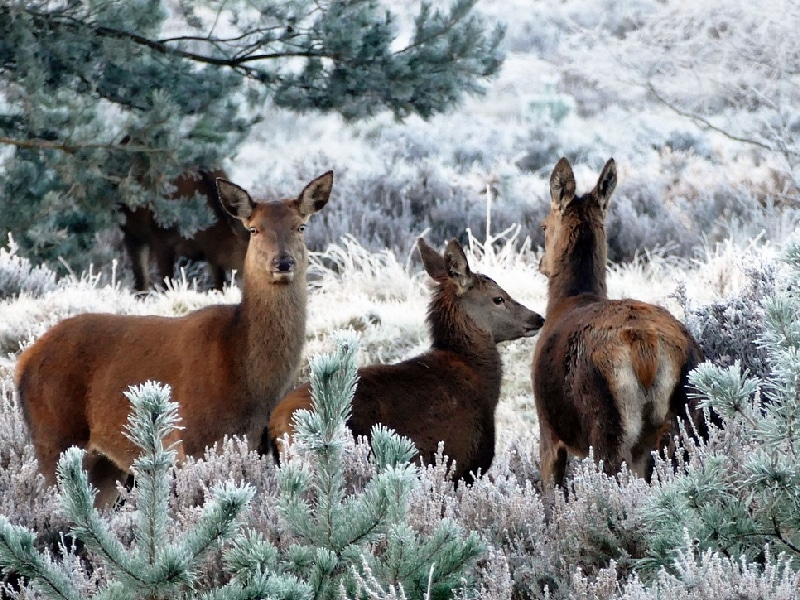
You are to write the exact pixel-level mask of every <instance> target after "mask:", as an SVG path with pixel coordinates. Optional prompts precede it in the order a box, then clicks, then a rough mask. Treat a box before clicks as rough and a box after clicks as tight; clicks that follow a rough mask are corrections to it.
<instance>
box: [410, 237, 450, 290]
mask: <svg viewBox="0 0 800 600" xmlns="http://www.w3.org/2000/svg"><path fill="white" fill-rule="evenodd" d="M417 250H419V255H420V258H422V266H423V267H425V272H426V273H427V274H428V275H430V276H431V278H433V279H435V280H436V281H444V280H445V279H447V271H446V270H445V267H444V258H442V255H441V254H439V253H438V252H437V251H436V250H434V249H433V247H432V246H429V245H428V242H426V241H425V240H424V239H422V238H419V239H418V240H417Z"/></svg>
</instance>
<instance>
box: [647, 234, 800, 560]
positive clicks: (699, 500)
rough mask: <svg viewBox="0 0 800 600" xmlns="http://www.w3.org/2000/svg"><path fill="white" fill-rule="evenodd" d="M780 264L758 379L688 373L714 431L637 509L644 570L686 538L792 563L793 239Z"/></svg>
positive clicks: (797, 358)
mask: <svg viewBox="0 0 800 600" xmlns="http://www.w3.org/2000/svg"><path fill="white" fill-rule="evenodd" d="M783 260H784V262H785V263H786V269H785V271H783V272H782V273H781V275H783V280H781V277H777V278H776V285H775V287H774V289H773V290H772V291H770V292H769V293H768V295H767V296H765V297H764V298H763V300H762V307H763V314H764V319H763V331H762V333H761V335H760V337H759V338H758V345H759V346H760V347H761V348H762V349H763V350H764V351H765V356H766V363H767V366H768V369H767V374H766V375H765V376H764V378H759V377H755V376H753V375H751V374H750V373H749V372H748V370H747V369H742V368H741V366H740V363H739V361H736V362H735V363H734V364H733V365H729V366H717V365H714V364H711V363H709V362H706V363H703V364H701V365H700V366H698V367H697V368H696V369H695V370H694V371H693V372H692V373H691V374H690V382H691V383H692V385H694V386H695V387H696V388H697V390H698V391H699V397H700V398H701V404H702V405H703V406H705V407H708V408H711V409H713V410H714V411H716V412H717V413H718V414H719V415H720V416H721V417H722V420H723V421H724V427H723V429H722V430H721V431H712V433H713V435H712V439H711V441H710V443H709V444H707V445H701V446H697V447H692V448H690V453H691V454H693V458H692V460H690V461H689V462H688V463H687V465H686V473H685V475H683V476H676V477H674V478H671V479H669V480H667V481H666V482H664V483H663V484H662V486H661V489H660V490H658V492H657V493H656V494H655V496H654V498H653V500H652V501H651V502H650V503H649V505H648V507H647V509H646V510H645V513H644V515H645V520H646V521H647V523H648V527H649V528H650V529H651V530H652V538H651V540H652V541H651V556H650V558H649V559H648V560H646V561H644V563H643V566H645V567H659V566H667V567H669V566H670V565H672V564H673V560H674V559H675V558H676V552H677V550H678V549H680V548H681V547H684V546H685V544H684V543H683V542H684V538H685V536H687V535H688V536H689V538H690V539H691V540H692V541H693V543H694V544H695V545H696V548H697V550H698V551H705V550H712V551H715V552H719V553H720V554H722V555H723V556H726V557H728V558H732V559H734V560H738V559H739V558H744V559H745V560H747V561H753V562H756V563H764V562H765V560H766V557H768V556H769V555H770V553H772V554H773V555H775V554H777V555H778V556H779V557H780V556H783V555H784V553H785V555H786V556H794V558H795V560H797V559H800V460H798V458H799V457H800V320H798V315H800V237H795V238H794V239H792V240H790V241H789V242H788V243H787V245H786V247H785V249H784V256H783ZM768 548H769V549H768ZM779 562H780V559H779Z"/></svg>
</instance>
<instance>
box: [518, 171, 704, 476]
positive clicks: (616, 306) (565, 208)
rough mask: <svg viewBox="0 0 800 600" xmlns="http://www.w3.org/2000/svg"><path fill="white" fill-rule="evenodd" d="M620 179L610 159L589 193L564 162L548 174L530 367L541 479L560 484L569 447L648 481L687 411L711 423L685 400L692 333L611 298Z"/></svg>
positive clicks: (695, 355)
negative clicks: (542, 300) (614, 207)
mask: <svg viewBox="0 0 800 600" xmlns="http://www.w3.org/2000/svg"><path fill="white" fill-rule="evenodd" d="M616 184H617V169H616V165H615V163H614V160H613V159H611V160H609V161H608V162H607V163H606V165H605V167H604V168H603V171H602V172H601V173H600V178H599V179H598V181H597V185H596V186H595V188H594V189H593V190H592V191H591V192H589V193H588V194H584V195H583V196H576V195H575V177H574V175H573V172H572V168H571V167H570V165H569V162H567V160H566V159H565V158H562V159H561V160H560V161H559V162H558V164H557V165H556V166H555V169H554V170H553V173H552V175H551V177H550V198H551V204H550V214H549V215H548V216H547V218H546V219H545V220H544V224H543V228H544V232H545V253H544V257H543V258H542V260H541V264H540V265H539V270H540V271H541V272H542V273H543V274H544V275H546V276H547V278H548V302H547V312H546V313H545V317H546V319H547V320H546V321H545V325H544V327H543V329H542V332H541V335H540V336H539V340H538V342H537V345H536V351H535V354H534V358H533V365H532V371H533V372H532V378H533V391H534V395H535V400H536V410H537V413H538V416H539V429H540V441H539V444H540V455H541V471H542V481H543V483H544V485H548V484H550V483H554V484H556V485H562V484H563V480H564V470H565V468H566V463H567V452H568V451H569V452H571V453H573V454H575V455H577V456H579V457H585V456H587V455H588V453H589V447H590V446H591V447H593V448H594V456H595V458H596V459H601V460H602V461H603V468H604V470H605V471H606V472H608V473H615V472H617V471H618V470H619V468H620V466H621V465H622V462H623V461H625V462H626V463H627V464H628V466H629V467H630V468H631V469H632V470H633V472H635V473H636V474H638V475H639V476H641V477H644V478H649V476H650V471H651V468H652V465H651V451H653V450H656V449H658V448H659V446H660V444H661V440H662V435H663V434H664V433H666V432H671V431H673V427H675V426H676V425H677V423H676V418H679V417H681V418H682V417H685V416H686V411H687V407H688V409H689V411H690V414H692V415H693V417H697V423H696V424H697V426H698V427H702V426H703V425H704V421H702V415H700V414H699V413H698V412H697V411H695V406H694V402H692V401H690V399H689V398H688V396H687V389H686V388H687V374H688V373H689V371H691V370H692V369H693V368H694V367H695V366H696V365H697V364H698V363H699V362H701V361H702V359H703V358H702V352H701V350H700V348H699V346H698V345H697V343H696V342H695V340H694V339H693V338H692V336H691V334H690V333H689V332H688V331H687V329H686V328H685V327H684V326H683V325H682V324H681V323H680V322H679V321H677V320H676V319H675V318H674V317H672V316H671V315H670V314H669V313H668V312H667V311H666V310H665V309H663V308H661V307H659V306H655V305H652V304H646V303H644V302H639V301H637V300H609V299H608V295H607V292H606V251H607V250H606V233H605V225H604V222H605V217H606V212H607V210H608V203H609V199H610V198H611V194H612V192H613V191H614V188H615V187H616Z"/></svg>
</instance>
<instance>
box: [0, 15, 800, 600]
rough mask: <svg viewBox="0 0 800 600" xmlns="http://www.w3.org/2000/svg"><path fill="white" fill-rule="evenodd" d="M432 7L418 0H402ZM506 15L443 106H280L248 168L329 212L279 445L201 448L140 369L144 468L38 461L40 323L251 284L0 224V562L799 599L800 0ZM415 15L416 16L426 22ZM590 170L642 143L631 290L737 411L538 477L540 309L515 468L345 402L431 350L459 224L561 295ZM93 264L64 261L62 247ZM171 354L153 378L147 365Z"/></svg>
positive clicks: (80, 587)
mask: <svg viewBox="0 0 800 600" xmlns="http://www.w3.org/2000/svg"><path fill="white" fill-rule="evenodd" d="M393 5H396V6H397V7H398V8H399V7H407V8H408V10H409V11H413V10H414V7H415V6H416V4H415V3H414V2H411V1H410V0H403V2H399V3H393ZM478 7H479V8H480V9H481V10H482V11H483V12H484V13H485V14H486V15H487V16H488V17H490V18H491V19H497V20H500V21H502V22H505V23H506V25H507V30H506V36H505V39H504V42H503V46H504V51H505V52H506V59H505V62H504V63H503V66H502V68H501V70H500V73H499V75H498V76H497V77H496V78H494V79H492V80H491V81H489V82H487V84H486V87H487V90H486V94H485V95H484V96H481V97H470V98H468V99H466V100H465V101H464V102H463V103H462V104H461V105H459V106H458V107H456V108H454V109H452V110H451V111H449V112H448V113H446V114H440V115H435V116H433V117H431V118H430V119H428V120H423V119H421V118H419V117H415V116H410V117H408V118H406V119H405V120H403V121H401V122H399V121H396V120H395V119H394V118H393V117H392V116H391V115H383V114H381V115H378V116H375V117H371V118H369V119H366V120H362V121H357V122H346V121H345V120H343V119H342V118H341V117H339V116H335V115H318V114H310V113H309V114H299V113H296V112H290V111H286V110H283V109H280V108H277V107H270V114H269V116H268V117H267V118H265V119H264V121H263V122H262V123H260V124H258V125H257V126H255V127H254V129H253V130H252V131H251V133H250V135H249V137H248V138H247V141H246V142H245V144H244V145H243V146H242V148H241V149H240V151H239V153H238V154H237V155H236V156H234V157H230V159H229V160H228V162H227V163H226V165H225V167H226V169H227V171H228V172H229V174H230V177H231V180H232V181H235V182H237V183H239V184H240V185H242V186H243V187H244V188H246V189H248V190H252V191H253V192H254V193H255V194H254V195H259V196H271V197H274V196H278V197H283V196H285V195H286V194H287V193H295V191H296V190H297V189H298V185H302V183H303V182H306V181H309V180H311V179H313V178H314V177H316V176H318V175H320V174H321V173H323V172H324V171H326V170H328V169H333V171H334V173H335V182H334V189H333V193H332V196H331V200H330V203H329V205H328V206H327V207H326V208H325V210H323V211H321V212H320V213H319V214H317V215H315V216H314V217H313V218H312V220H311V222H310V223H309V227H308V231H307V233H306V238H307V241H308V243H309V246H310V248H311V250H312V254H311V259H310V260H311V265H310V270H309V281H310V295H309V306H308V323H307V331H306V345H305V350H304V355H303V359H302V361H301V365H302V367H301V370H300V372H299V373H298V377H297V379H298V382H301V381H308V380H309V379H312V380H315V381H317V382H318V386H317V388H318V390H319V393H318V394H317V397H316V408H317V409H318V410H317V413H315V414H314V415H311V414H310V415H307V416H306V417H304V418H303V420H302V423H301V425H300V430H299V431H300V435H299V436H298V441H297V443H296V444H295V445H293V446H292V448H291V449H290V450H289V451H288V454H287V460H286V461H285V462H284V463H283V464H282V465H281V466H280V467H279V466H277V465H276V464H275V462H274V460H273V459H272V458H271V457H267V456H259V455H258V454H257V453H255V452H253V451H252V450H250V449H248V447H247V444H246V443H244V442H243V440H240V439H236V438H234V439H226V440H224V441H222V442H220V443H219V444H218V445H217V447H216V448H214V449H209V450H208V451H207V453H206V454H205V455H204V456H203V457H202V458H197V457H196V458H189V459H187V461H186V462H184V463H183V464H177V463H176V459H175V455H174V452H173V451H171V450H170V449H169V448H167V447H164V446H163V445H162V444H161V443H160V439H161V438H162V437H163V436H164V435H166V434H167V433H168V432H169V431H171V430H172V428H174V427H175V426H179V423H177V422H176V421H175V407H174V405H172V404H171V403H170V402H169V400H170V398H169V390H167V389H164V388H161V387H160V386H158V385H157V384H155V383H152V384H147V385H142V386H141V387H140V388H138V389H135V390H131V391H130V396H129V397H130V398H131V401H132V405H133V406H134V407H135V414H134V415H132V417H131V418H132V421H131V432H132V435H135V436H136V437H137V439H139V440H140V441H142V444H141V448H142V452H143V454H142V459H141V461H140V463H139V464H138V466H137V469H139V470H138V472H137V479H136V486H135V487H133V488H130V487H128V488H124V489H121V490H120V491H121V495H122V502H121V503H120V504H119V506H117V507H116V508H114V509H109V510H102V511H95V510H94V509H92V508H91V495H90V492H89V491H88V490H87V489H86V481H85V475H83V474H82V473H81V469H80V465H81V462H80V461H81V456H80V454H79V453H77V452H73V451H70V452H68V453H65V455H64V456H63V457H62V462H61V466H60V472H59V474H60V478H59V479H60V483H59V487H58V489H56V488H47V486H46V485H45V483H44V479H43V478H42V476H41V475H39V474H38V472H37V464H36V460H35V457H34V452H33V447H32V445H31V443H30V439H29V436H28V432H27V429H26V426H25V424H24V420H23V417H22V414H21V410H20V407H19V405H18V401H17V398H16V394H15V390H14V383H13V373H14V367H15V364H16V361H17V358H18V356H19V353H20V352H21V350H22V349H24V348H25V347H27V346H28V345H29V344H31V343H32V342H33V341H34V340H36V339H37V338H38V337H39V336H40V335H42V334H43V333H44V332H45V331H46V330H47V329H48V328H50V327H51V326H52V325H54V324H55V323H57V322H58V321H60V320H62V319H64V318H66V317H69V316H72V315H76V314H80V313H86V312H109V313H116V314H158V315H165V316H173V315H182V314H186V313H187V312H189V311H192V310H195V309H197V308H201V307H203V306H207V305H209V304H216V303H236V302H238V301H239V299H240V298H241V290H240V289H239V287H238V286H237V284H236V282H234V284H233V285H231V286H229V287H226V288H225V289H224V290H223V291H209V290H208V287H209V285H208V281H207V276H206V274H205V269H204V265H202V264H193V263H184V264H181V265H180V267H181V268H180V270H179V272H178V277H176V279H174V280H173V281H171V282H169V283H167V284H165V286H164V287H163V288H162V289H160V290H158V291H156V292H153V293H150V294H147V295H141V294H139V295H137V294H134V293H133V291H132V275H131V272H130V266H129V264H128V263H127V259H126V258H125V257H124V253H123V251H122V245H121V237H120V234H119V232H117V231H115V230H109V231H108V232H107V234H104V235H103V236H99V237H98V239H97V247H96V248H94V249H93V250H92V251H91V252H92V257H93V261H94V262H93V266H92V268H91V269H90V270H86V271H80V272H78V271H76V270H74V269H71V268H67V269H65V270H66V271H68V272H69V274H67V275H62V274H59V273H56V272H55V270H54V269H52V268H50V267H49V266H47V265H44V264H42V263H41V261H38V260H37V257H36V256H35V255H25V254H23V253H22V252H21V251H20V249H19V247H18V246H17V244H16V243H15V241H14V238H13V234H12V236H11V237H10V238H9V239H8V240H3V247H2V248H0V515H3V516H2V517H0V565H3V566H5V567H8V568H7V569H6V570H5V571H4V579H3V583H4V589H3V594H4V595H5V596H6V597H9V598H45V597H47V598H52V597H58V598H183V597H186V598H189V597H191V598H195V597H200V598H208V599H212V598H213V599H217V598H219V599H223V598H231V599H233V598H387V599H388V598H398V599H399V598H447V597H452V598H463V599H467V598H480V599H486V600H495V599H496V600H501V599H508V598H515V599H517V598H518V599H523V598H537V599H553V600H556V599H565V600H566V599H573V598H579V599H586V600H612V599H614V600H623V599H624V600H656V599H661V598H675V599H687V600H688V599H695V598H708V599H712V598H713V599H716V598H741V599H752V600H756V599H763V598H770V599H776V600H789V599H796V598H800V494H798V490H800V461H798V459H797V458H798V454H800V390H799V389H798V382H800V323H798V319H797V315H798V314H800V291H798V290H800V230H799V229H798V222H800V194H798V184H800V150H799V148H800V146H799V145H798V132H799V131H800V121H798V115H797V113H796V111H792V110H791V107H792V106H797V102H798V100H800V98H798V91H797V90H798V89H800V87H799V86H798V83H800V73H798V70H797V69H798V67H797V65H799V64H800V42H798V41H797V39H798V38H797V36H796V32H794V31H793V26H794V24H796V23H797V22H800V12H798V10H799V9H798V7H797V6H796V5H795V4H794V3H792V2H782V1H778V0H769V1H768V2H767V3H766V4H764V3H762V4H760V5H759V6H758V7H755V6H752V5H751V4H750V3H746V2H744V1H743V0H725V1H724V2H720V3H692V2H688V1H686V0H668V1H667V2H663V1H660V0H659V1H657V0H635V1H632V2H625V3H615V2H607V1H603V2H599V3H597V2H589V1H587V0H567V1H565V2H560V3H555V4H554V3H549V2H540V1H538V0H537V1H535V2H530V1H523V0H482V1H481V2H480V3H479V4H478ZM401 25H402V23H401ZM561 156H566V157H568V158H569V160H570V162H571V163H572V165H573V167H574V169H575V174H576V178H577V183H578V189H579V190H587V189H589V188H590V187H591V185H593V182H594V179H595V178H596V173H597V172H598V170H599V168H600V167H601V166H602V165H603V164H604V163H605V161H606V160H607V159H608V158H609V157H612V156H613V157H614V158H615V160H616V163H617V165H618V169H619V183H618V186H617V189H616V191H615V193H614V195H613V197H612V199H611V206H610V209H609V215H608V219H607V225H606V231H607V235H608V244H609V261H610V264H609V267H608V269H609V270H608V293H609V297H611V298H625V297H630V298H636V299H640V300H643V301H646V302H652V303H656V304H659V305H662V306H665V307H666V308H668V309H669V310H670V311H671V312H672V314H674V315H675V316H676V317H677V318H678V319H680V320H681V321H682V322H683V323H685V324H686V325H687V327H688V329H689V330H690V331H691V333H692V334H693V335H694V336H695V338H696V339H697V340H698V342H699V344H700V346H701V347H702V349H703V351H704V353H705V355H706V359H707V362H706V363H704V364H703V365H701V366H700V367H699V368H698V369H696V370H695V371H694V372H693V373H692V376H691V381H692V384H693V385H694V386H695V387H696V389H697V390H698V394H699V397H700V398H701V400H702V403H703V405H704V406H706V407H707V408H709V409H713V410H714V411H715V412H716V414H718V415H719V416H720V419H721V426H711V431H710V435H709V438H708V440H705V441H702V442H697V441H695V440H694V439H693V438H692V436H691V435H690V433H691V432H684V435H681V436H679V439H678V440H677V442H678V443H679V444H680V445H681V446H682V448H683V450H684V452H683V453H679V456H680V460H679V464H678V465H677V468H676V466H675V465H674V464H673V463H672V462H671V461H669V460H665V459H664V458H662V457H658V458H657V459H656V467H655V472H654V476H653V480H652V482H651V483H646V482H645V481H643V480H642V479H639V478H637V477H635V476H634V475H633V474H631V473H630V472H628V471H627V470H623V471H622V472H621V473H619V474H618V475H616V476H613V477H612V476H609V475H607V474H605V473H604V472H603V470H602V468H600V467H599V466H598V465H597V464H596V463H595V462H593V461H592V460H591V459H587V460H584V461H579V460H574V459H573V460H572V461H571V462H570V463H569V465H568V476H567V480H568V487H569V495H568V500H567V499H566V498H565V497H564V496H561V495H556V497H555V500H554V503H552V504H549V503H548V502H547V501H546V500H545V499H544V498H543V495H542V481H541V478H540V472H539V458H538V439H537V437H538V424H537V417H536V411H535V408H534V401H533V397H532V392H531V383H530V365H531V358H532V355H533V350H534V348H535V344H536V338H531V339H520V340H516V341H511V342H504V343H502V344H501V345H500V352H501V355H502V359H503V367H504V373H503V385H502V393H501V400H500V405H499V408H498V411H497V426H498V436H497V437H498V439H497V446H496V454H495V458H494V462H493V464H492V467H491V469H490V470H489V471H488V473H483V474H481V475H480V476H479V477H477V478H476V480H475V482H474V484H472V485H463V484H462V485H458V486H456V487H454V486H453V485H452V483H451V482H450V481H449V479H448V474H447V465H446V461H445V460H444V455H446V453H447V448H444V449H443V457H442V460H441V461H440V462H439V463H438V464H437V465H434V466H429V467H423V466H420V465H419V464H416V463H415V462H414V461H412V460H411V457H412V456H413V453H414V452H413V447H411V446H410V445H409V443H408V442H407V441H406V440H403V439H402V438H399V437H398V436H396V435H394V434H393V432H391V431H380V432H378V433H376V434H375V435H373V438H372V440H371V441H367V440H365V439H358V440H354V439H353V438H352V436H350V435H349V434H348V433H347V431H346V429H345V428H344V427H343V422H344V421H343V420H344V418H345V417H346V414H347V402H348V400H349V397H350V395H351V394H352V388H353V385H357V383H356V382H355V381H354V377H353V373H354V370H355V367H356V366H362V365H367V364H373V363H390V362H395V361H399V360H403V359H405V358H408V357H411V356H414V355H416V354H419V353H420V352H422V351H424V350H425V349H427V348H428V346H429V342H430V337H429V333H428V331H427V329H426V325H425V314H426V310H427V304H428V299H429V296H430V292H431V289H432V285H431V280H430V278H429V277H428V276H427V274H426V273H425V272H424V270H423V269H422V266H421V263H420V260H419V255H418V253H417V251H416V250H415V246H414V244H415V241H416V240H417V238H418V237H420V236H424V237H425V239H426V240H427V241H428V242H430V243H431V244H432V245H434V246H435V247H437V248H441V247H442V246H443V244H444V243H445V241H446V240H448V239H449V238H452V237H455V238H457V239H458V240H459V241H461V242H462V244H463V245H464V247H465V251H466V253H467V256H468V259H469V262H470V264H471V266H472V267H473V270H475V271H478V272H481V273H484V274H486V275H489V276H490V277H492V278H493V279H495V280H496V281H497V282H498V283H499V284H500V285H501V286H503V287H504V289H506V290H507V291H508V292H509V293H510V294H511V295H512V296H513V297H514V298H516V299H517V300H519V301H520V302H522V303H524V304H525V305H526V306H528V307H530V308H531V309H533V310H536V311H538V312H539V313H541V314H544V313H545V307H546V304H547V281H546V278H545V277H544V276H543V275H542V274H541V273H539V271H538V265H539V259H540V258H541V254H542V244H543V234H542V231H541V227H540V224H541V221H542V219H543V218H544V216H545V215H546V214H547V212H548V211H549V210H550V199H549V187H548V178H549V176H550V172H551V170H552V168H553V166H554V165H555V164H556V162H557V161H558V159H559V158H560V157H561ZM67 267H69V265H67ZM142 384H145V382H142Z"/></svg>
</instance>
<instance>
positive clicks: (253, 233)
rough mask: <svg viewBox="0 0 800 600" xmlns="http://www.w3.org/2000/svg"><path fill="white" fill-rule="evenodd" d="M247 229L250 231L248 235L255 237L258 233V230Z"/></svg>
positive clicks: (253, 228)
mask: <svg viewBox="0 0 800 600" xmlns="http://www.w3.org/2000/svg"><path fill="white" fill-rule="evenodd" d="M249 229H250V235H255V234H257V233H258V229H256V228H255V227H250V228H249Z"/></svg>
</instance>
